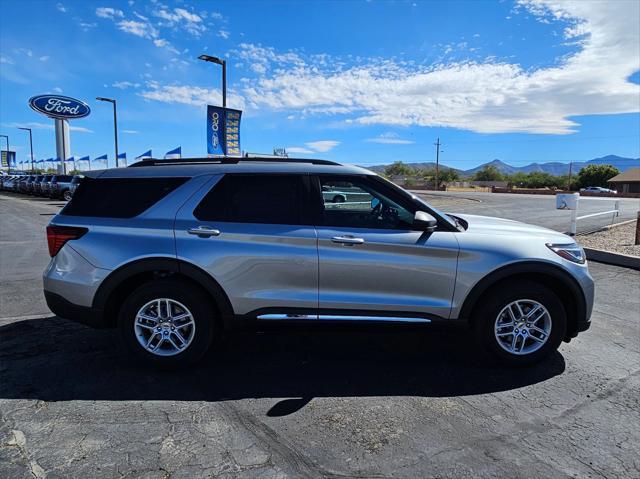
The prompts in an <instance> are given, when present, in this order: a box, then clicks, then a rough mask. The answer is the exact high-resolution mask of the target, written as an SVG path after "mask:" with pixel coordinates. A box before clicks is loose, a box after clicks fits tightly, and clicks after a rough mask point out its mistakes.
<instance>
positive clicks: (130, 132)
mask: <svg viewBox="0 0 640 479" xmlns="http://www.w3.org/2000/svg"><path fill="white" fill-rule="evenodd" d="M122 133H126V134H128V135H137V134H138V133H140V132H139V131H138V130H122Z"/></svg>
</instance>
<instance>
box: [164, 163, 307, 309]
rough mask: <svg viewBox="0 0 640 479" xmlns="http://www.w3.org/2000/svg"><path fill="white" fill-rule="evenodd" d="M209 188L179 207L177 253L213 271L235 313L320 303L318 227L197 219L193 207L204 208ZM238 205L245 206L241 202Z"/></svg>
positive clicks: (230, 198)
mask: <svg viewBox="0 0 640 479" xmlns="http://www.w3.org/2000/svg"><path fill="white" fill-rule="evenodd" d="M261 178H263V181H269V179H268V177H267V175H261ZM208 191H209V188H204V189H203V191H200V192H198V193H197V194H196V195H194V197H193V198H192V199H191V200H190V201H189V202H187V204H185V205H184V206H183V207H182V208H181V209H180V211H179V212H178V215H177V217H176V223H175V234H176V249H177V257H178V258H179V259H182V260H185V261H188V262H190V263H193V264H195V265H197V266H199V267H200V268H202V269H204V270H206V271H207V272H208V273H209V274H211V276H212V277H213V278H214V279H215V280H216V281H218V283H219V284H220V286H221V287H222V288H223V289H224V291H225V292H226V294H227V296H228V297H229V300H230V301H231V305H232V306H233V309H234V312H235V313H236V314H247V313H250V312H253V311H255V310H258V309H261V308H267V307H268V308H278V307H282V308H305V309H309V308H311V309H315V308H317V307H318V255H317V236H316V231H315V228H314V227H313V226H309V225H287V224H260V223H239V222H233V221H220V220H206V219H198V218H196V217H195V216H194V213H193V212H194V210H196V208H201V207H200V206H198V205H202V204H206V202H205V201H203V198H205V196H206V195H207V192H208ZM257 191H258V188H252V191H251V195H252V198H253V196H255V195H257V194H258V192H257ZM245 199H246V197H245ZM257 200H259V198H258V199H257ZM257 200H256V201H257ZM224 201H233V194H229V195H225V197H224ZM243 201H244V200H243ZM252 201H253V199H252ZM264 201H267V199H266V198H265V199H264ZM235 206H237V207H240V208H241V207H242V205H241V204H240V203H238V204H237V205H235ZM261 208H265V205H264V204H262V205H261ZM265 210H268V208H266V209H265ZM256 211H257V212H258V213H259V211H260V209H259V208H256V209H255V210H253V211H252V213H256ZM233 214H234V215H235V214H241V211H240V210H239V209H235V210H234V211H233ZM200 217H201V218H203V217H204V216H202V215H200ZM220 217H222V218H223V219H227V217H224V216H220ZM198 228H200V229H204V228H208V229H209V230H208V231H207V232H206V234H203V235H200V234H197V233H198V232H197V231H196V230H197V229H198ZM189 230H192V232H191V233H190V232H189ZM211 230H217V232H215V231H214V232H213V233H212V231H211ZM218 232H219V234H218Z"/></svg>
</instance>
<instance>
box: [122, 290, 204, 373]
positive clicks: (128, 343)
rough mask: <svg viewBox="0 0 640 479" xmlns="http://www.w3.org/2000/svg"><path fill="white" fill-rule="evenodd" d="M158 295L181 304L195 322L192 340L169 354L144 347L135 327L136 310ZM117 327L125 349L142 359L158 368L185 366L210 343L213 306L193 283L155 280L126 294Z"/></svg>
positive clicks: (198, 356)
mask: <svg viewBox="0 0 640 479" xmlns="http://www.w3.org/2000/svg"><path fill="white" fill-rule="evenodd" d="M159 298H167V299H170V300H173V301H176V302H178V303H180V304H182V305H184V306H185V307H186V308H187V309H188V311H189V312H190V313H191V316H192V317H193V322H194V323H195V327H194V332H193V339H192V340H191V343H190V344H188V346H186V348H185V349H184V350H183V351H181V352H178V353H177V354H175V355H172V356H159V355H157V354H154V353H152V352H150V351H149V350H147V349H145V348H144V346H143V345H142V344H140V342H139V341H138V338H137V336H136V332H135V329H134V326H135V321H136V316H137V314H138V311H140V309H141V308H142V307H143V306H144V305H146V304H147V303H149V302H151V301H152V300H154V299H159ZM118 330H119V335H120V341H121V343H122V345H123V346H124V348H125V349H126V350H127V351H128V352H130V353H132V354H133V355H135V356H136V357H138V358H140V359H142V360H143V361H145V362H147V363H149V364H152V365H155V366H161V367H177V366H186V365H189V364H193V363H195V362H197V361H198V360H200V359H201V358H202V357H203V356H204V355H205V353H206V352H207V350H208V349H209V346H210V345H211V342H212V340H213V337H214V334H215V332H216V313H215V307H214V305H213V304H212V302H211V300H210V298H209V297H207V295H206V294H204V292H202V291H201V290H199V289H197V288H194V287H193V286H192V285H188V284H185V283H183V282H181V281H178V280H173V279H162V280H156V281H152V282H149V283H146V284H143V285H142V286H140V287H139V288H138V289H136V290H135V291H134V292H133V293H131V294H130V295H129V297H127V299H126V300H125V302H124V304H123V305H122V308H121V309H120V314H119V316H118ZM170 334H172V333H170Z"/></svg>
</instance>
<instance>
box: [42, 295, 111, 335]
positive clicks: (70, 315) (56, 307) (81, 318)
mask: <svg viewBox="0 0 640 479" xmlns="http://www.w3.org/2000/svg"><path fill="white" fill-rule="evenodd" d="M44 298H45V300H46V301H47V306H49V309H50V310H51V311H52V312H53V314H55V315H56V316H59V317H60V318H63V319H69V320H71V321H76V322H78V323H81V324H84V325H87V326H91V327H92V328H100V329H102V328H106V327H107V325H106V324H105V321H104V314H103V312H102V311H101V310H98V309H95V308H90V307H87V306H80V305H77V304H73V303H71V302H69V301H67V300H66V299H64V298H63V297H62V296H60V295H59V294H55V293H52V292H51V291H45V292H44Z"/></svg>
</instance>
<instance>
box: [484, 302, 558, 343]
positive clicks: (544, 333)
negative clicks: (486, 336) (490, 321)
mask: <svg viewBox="0 0 640 479" xmlns="http://www.w3.org/2000/svg"><path fill="white" fill-rule="evenodd" d="M551 326H552V321H551V315H550V314H549V311H548V310H547V308H545V307H544V305H542V304H541V303H539V302H538V301H534V300H532V299H519V300H517V301H513V302H511V303H509V304H508V305H507V306H505V307H504V308H502V310H501V311H500V313H498V317H497V318H496V321H495V326H494V334H495V338H496V341H498V344H499V345H500V347H501V348H502V349H504V350H505V351H507V352H508V353H511V354H516V355H526V354H531V353H533V352H535V351H537V350H539V349H540V348H541V347H542V346H544V345H545V343H546V342H547V340H548V339H549V335H550V334H551Z"/></svg>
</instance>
